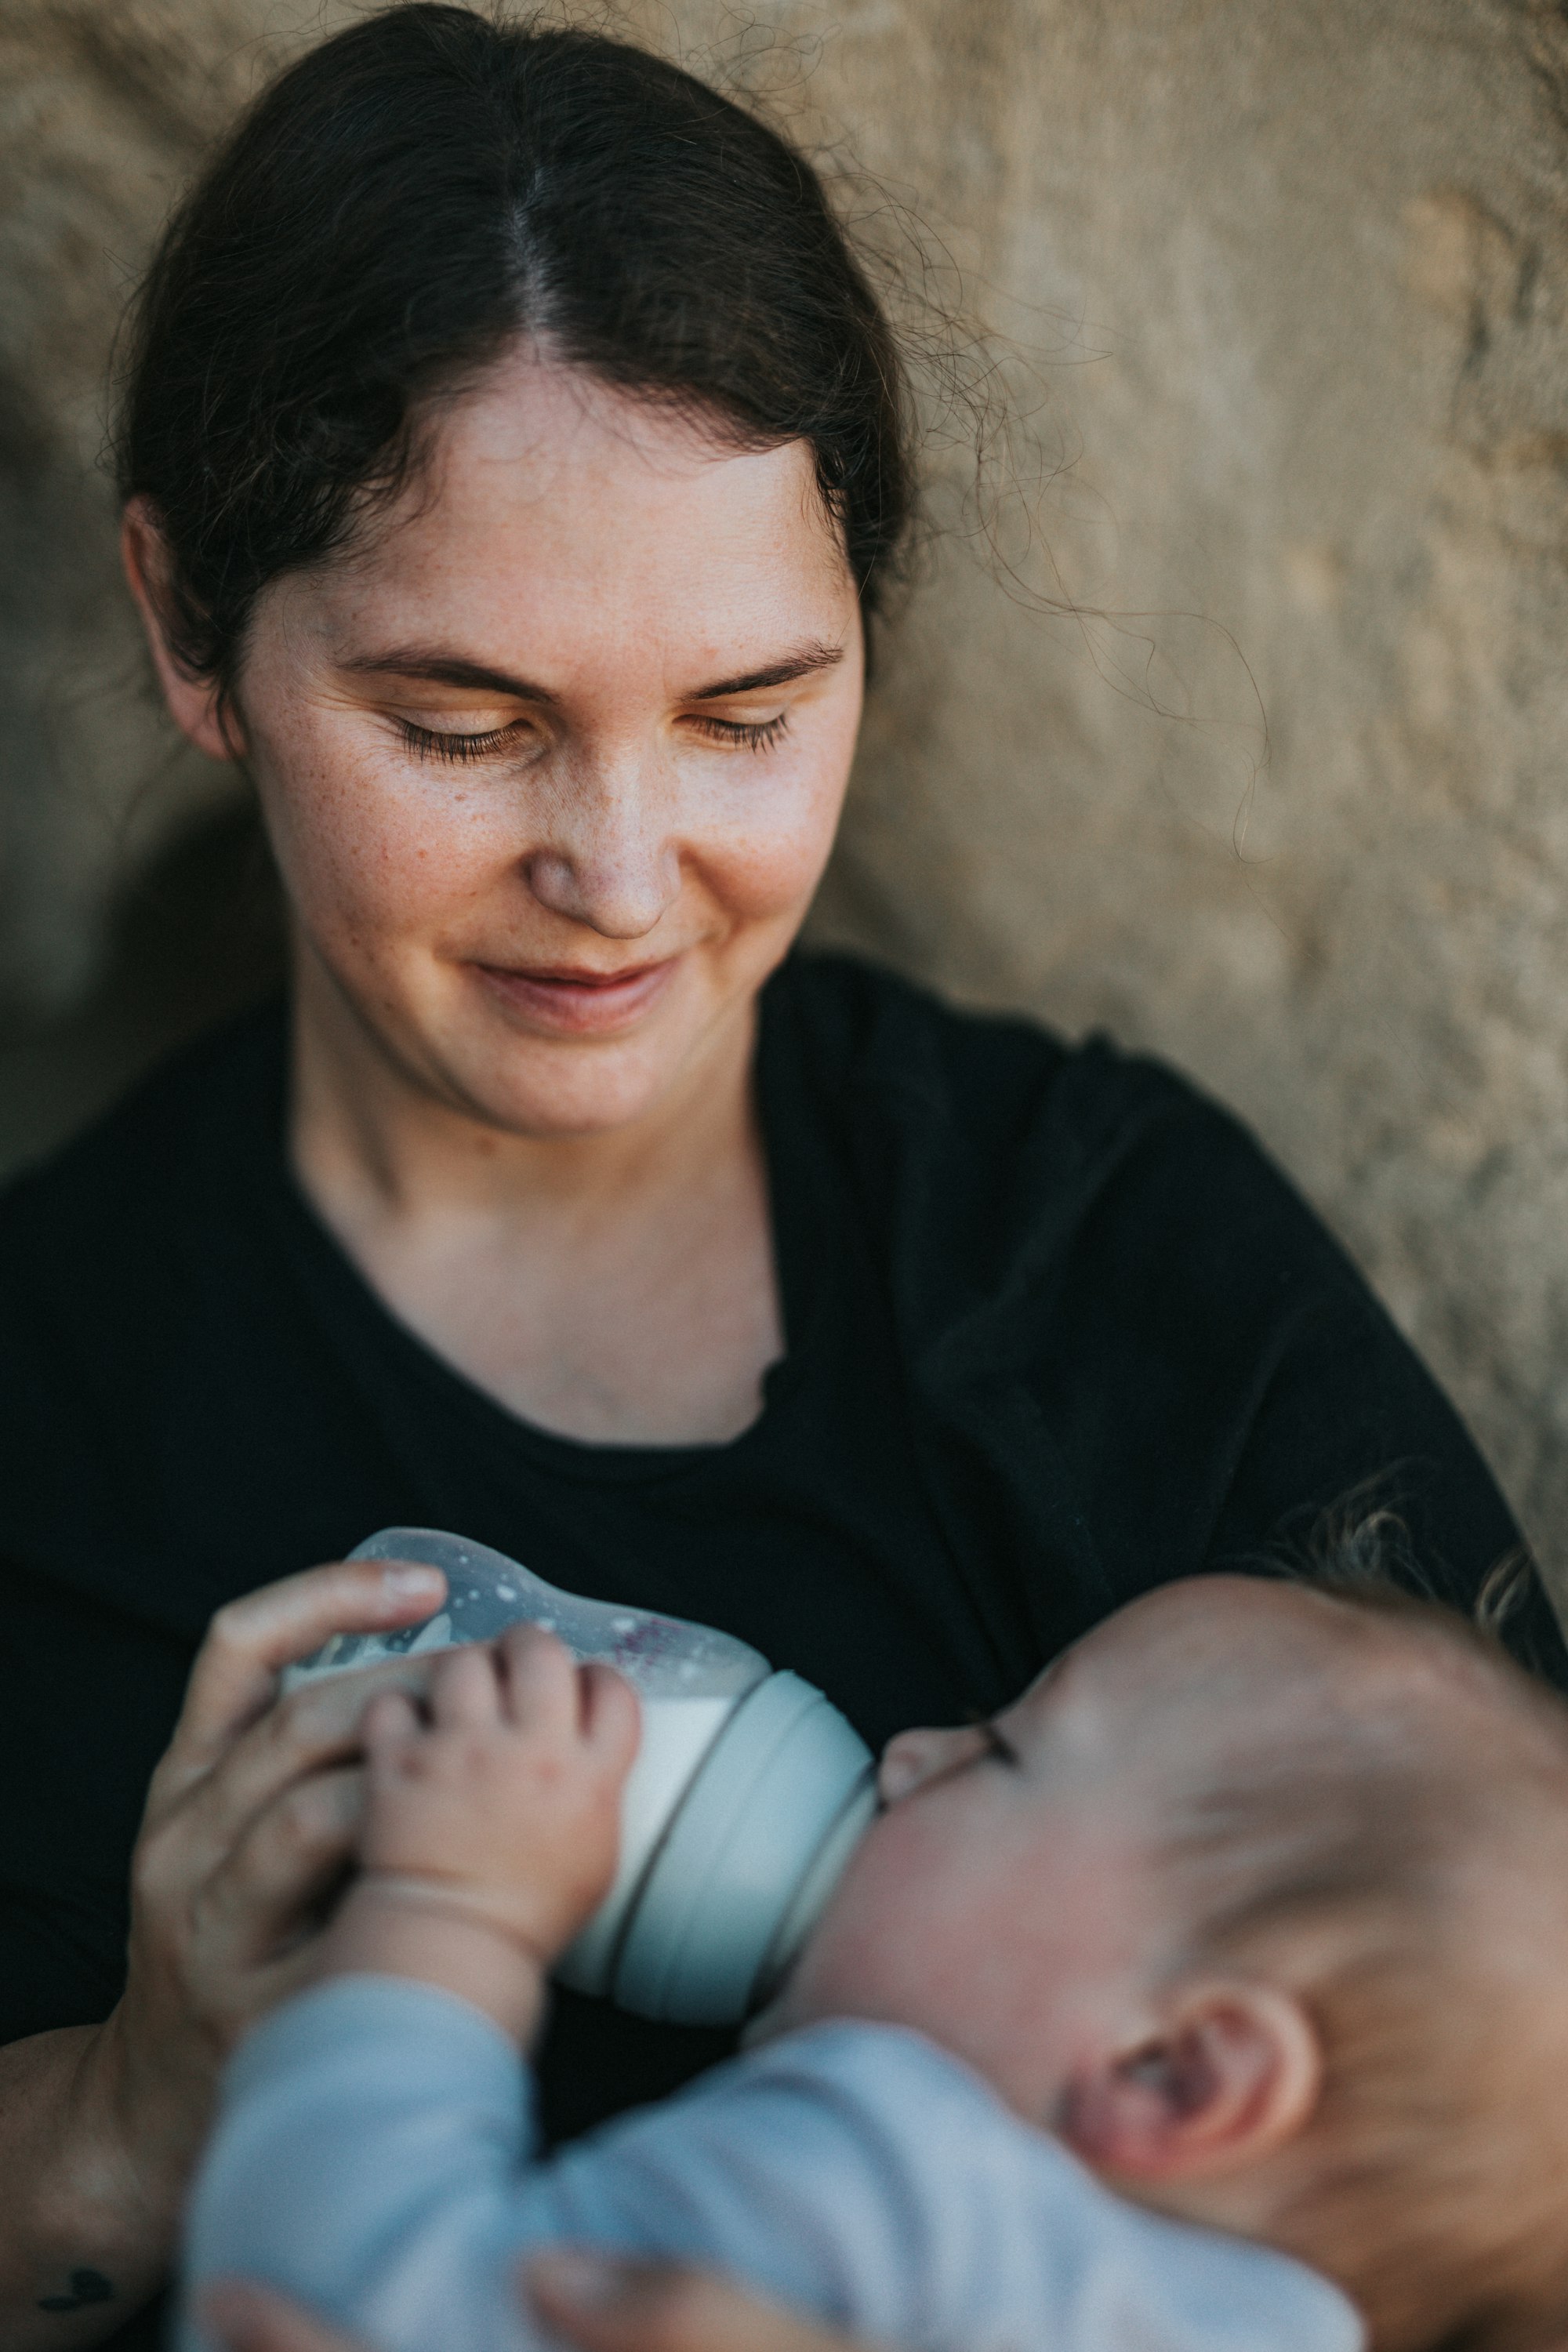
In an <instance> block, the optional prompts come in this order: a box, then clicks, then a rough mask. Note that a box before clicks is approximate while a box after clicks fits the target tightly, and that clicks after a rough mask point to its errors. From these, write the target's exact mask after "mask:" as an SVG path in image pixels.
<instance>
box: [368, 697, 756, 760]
mask: <svg viewBox="0 0 1568 2352" xmlns="http://www.w3.org/2000/svg"><path fill="white" fill-rule="evenodd" d="M689 724H690V725H691V726H693V727H694V728H695V729H696V730H697V731H698V733H699V734H700V735H703V736H706V737H707V739H708V740H709V741H710V743H724V744H728V745H729V746H730V747H731V749H733V750H739V751H769V750H771V749H772V747H773V744H775V743H777V742H778V741H780V740H781V739H782V738H783V737H784V735H786V734H787V733H788V731H789V714H788V712H787V711H780V713H779V715H778V717H777V718H776V719H711V718H709V717H708V716H707V715H706V714H705V713H700V714H699V715H697V716H696V717H694V718H693V719H691V720H690V721H689ZM397 726H398V730H399V732H400V733H401V735H402V737H403V740H404V741H405V743H406V744H407V746H408V748H409V750H410V751H413V752H415V753H416V755H417V756H418V757H419V758H420V759H421V760H445V761H448V762H451V763H453V764H456V765H458V766H462V767H467V766H468V765H470V764H471V763H472V762H473V761H476V760H490V759H495V758H498V757H500V756H501V755H503V754H504V753H506V752H508V751H516V750H517V749H519V748H520V747H521V744H522V742H523V740H524V739H525V738H526V737H527V735H528V734H529V733H530V732H531V729H530V728H529V726H528V724H527V722H526V721H523V720H520V721H517V722H516V723H514V724H513V725H512V726H510V727H493V728H491V729H490V730H489V733H488V734H483V735H460V734H454V733H449V732H448V731H447V730H446V729H444V728H437V727H421V726H419V725H418V724H417V723H416V721H415V720H414V719H398V721H397Z"/></svg>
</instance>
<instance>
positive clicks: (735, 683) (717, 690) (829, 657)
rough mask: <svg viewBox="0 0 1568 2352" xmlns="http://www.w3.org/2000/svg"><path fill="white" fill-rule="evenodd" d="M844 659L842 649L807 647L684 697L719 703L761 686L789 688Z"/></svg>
mask: <svg viewBox="0 0 1568 2352" xmlns="http://www.w3.org/2000/svg"><path fill="white" fill-rule="evenodd" d="M843 658H844V648H843V646H827V645H807V646H800V647H799V648H798V650H797V651H796V652H795V653H792V654H785V655H784V657H783V659H782V660H780V661H776V662H769V664H768V665H767V667H766V668H765V669H749V670H747V671H746V672H745V673H744V674H743V676H742V677H723V678H721V679H720V681H719V683H718V685H717V686H700V687H699V688H697V691H696V693H695V694H692V695H690V696H689V697H688V700H689V701H691V702H721V701H722V700H723V698H724V697H725V696H726V695H731V694H757V693H760V692H761V691H762V689H763V687H767V686H789V685H791V684H792V683H793V681H794V680H795V678H797V677H810V676H811V674H812V672H813V670H818V669H831V668H832V667H834V665H835V663H837V662H841V661H842V660H843Z"/></svg>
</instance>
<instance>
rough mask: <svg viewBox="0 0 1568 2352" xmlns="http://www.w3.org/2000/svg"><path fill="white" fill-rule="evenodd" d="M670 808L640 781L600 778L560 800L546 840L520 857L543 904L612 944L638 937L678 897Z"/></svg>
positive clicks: (677, 855)
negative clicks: (600, 934) (524, 856)
mask: <svg viewBox="0 0 1568 2352" xmlns="http://www.w3.org/2000/svg"><path fill="white" fill-rule="evenodd" d="M669 817H670V811H669V810H668V806H667V805H666V804H665V801H664V796H663V795H662V794H661V793H659V792H658V789H657V787H655V788H653V789H650V788H649V784H648V782H647V780H645V779H643V778H640V777H637V776H633V775H628V774H626V772H624V771H623V772H621V773H620V774H618V775H605V774H601V775H599V776H596V777H595V778H593V779H592V780H591V781H590V780H586V779H584V780H582V781H581V782H579V783H578V784H577V785H576V786H574V788H573V789H571V790H569V791H568V792H567V793H564V794H563V797H562V800H561V801H560V803H558V805H557V808H556V810H555V812H554V821H553V822H552V824H551V825H550V827H549V832H548V835H547V838H546V839H545V840H544V841H542V842H541V843H540V845H539V846H538V847H537V848H535V849H533V850H531V852H530V854H529V855H528V856H527V857H526V858H525V859H524V860H523V871H524V874H525V875H526V877H527V880H528V886H529V888H530V889H531V891H532V893H533V895H534V897H535V898H537V899H538V900H539V903H540V905H541V906H542V907H548V908H550V910H551V912H552V914H557V915H564V916H566V917H567V918H568V919H569V920H571V921H572V922H574V923H585V924H586V925H587V926H588V928H589V929H591V930H595V931H598V932H601V933H602V934H603V935H604V937H605V938H606V939H611V940H640V939H644V938H646V937H647V934H648V932H649V931H651V930H653V929H656V928H657V926H658V923H659V921H660V919H662V917H663V916H664V915H666V914H667V913H668V910H669V908H671V907H672V906H673V905H674V904H675V901H676V899H677V898H679V896H680V887H681V872H680V853H679V847H678V845H677V842H676V839H675V837H674V834H673V831H672V828H671V825H670V823H669Z"/></svg>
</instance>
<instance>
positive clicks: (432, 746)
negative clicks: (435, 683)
mask: <svg viewBox="0 0 1568 2352" xmlns="http://www.w3.org/2000/svg"><path fill="white" fill-rule="evenodd" d="M397 724H398V728H399V730H400V731H401V733H402V736H403V740H404V741H405V743H406V744H407V745H408V748H409V750H410V751H416V752H417V753H418V754H419V757H420V758H421V759H422V760H450V761H456V762H457V763H458V765H459V766H467V765H468V762H469V761H472V760H488V759H489V758H490V757H491V755H492V754H493V753H495V752H497V751H510V749H512V748H513V746H515V745H516V744H517V743H519V742H521V739H522V737H523V735H524V733H525V732H526V731H527V730H525V729H524V728H522V727H492V728H491V729H490V730H489V734H488V735H452V734H448V733H447V730H445V729H444V728H438V727H420V726H417V725H416V723H415V721H414V720H413V719H399V720H398V722H397Z"/></svg>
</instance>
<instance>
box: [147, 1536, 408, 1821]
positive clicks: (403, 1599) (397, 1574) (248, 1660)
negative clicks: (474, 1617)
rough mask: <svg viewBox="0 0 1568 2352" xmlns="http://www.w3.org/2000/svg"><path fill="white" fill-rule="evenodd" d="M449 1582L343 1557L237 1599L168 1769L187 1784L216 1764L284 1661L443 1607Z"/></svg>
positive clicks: (258, 1707) (197, 1684)
mask: <svg viewBox="0 0 1568 2352" xmlns="http://www.w3.org/2000/svg"><path fill="white" fill-rule="evenodd" d="M446 1590H447V1580H446V1578H445V1577H444V1576H443V1575H442V1574H441V1571H440V1570H439V1569H437V1568H425V1567H421V1566H420V1565H419V1564H418V1563H417V1562H415V1561H410V1560H379V1559H376V1560H372V1559H363V1560H336V1561H334V1562H332V1563H331V1565H329V1566H327V1567H325V1568H309V1569H306V1570H304V1571H303V1572H302V1573H301V1574H300V1575H299V1576H286V1577H283V1578H281V1579H280V1580H279V1582H278V1583H276V1584H268V1585H264V1586H263V1587H262V1589H261V1591H259V1592H247V1594H245V1596H244V1597H243V1598H242V1599H241V1600H238V1601H229V1602H228V1603H227V1604H226V1606H225V1607H224V1608H222V1609H220V1610H219V1611H218V1612H217V1614H216V1617H215V1618H214V1619H213V1621H212V1623H211V1625H210V1626H209V1627H208V1629H207V1635H206V1639H205V1642H204V1643H202V1646H201V1650H200V1652H199V1653H198V1654H197V1657H196V1662H195V1665H194V1666H193V1667H192V1669H191V1679H190V1682H189V1684H188V1685H187V1686H186V1690H185V1701H184V1706H183V1707H182V1708H181V1710H180V1717H179V1721H178V1722H177V1723H176V1724H175V1727H174V1738H173V1739H172V1740H171V1742H170V1745H169V1752H168V1754H167V1756H166V1757H165V1758H164V1759H163V1765H161V1766H160V1768H159V1769H160V1773H161V1774H163V1776H164V1777H165V1779H166V1780H168V1781H169V1782H170V1783H171V1784H173V1786H177V1785H181V1784H183V1782H184V1780H189V1779H190V1778H192V1777H195V1775H198V1774H200V1773H201V1772H204V1771H205V1770H207V1769H209V1768H210V1767H211V1765H212V1764H213V1762H214V1761H215V1760H216V1758H217V1756H219V1755H220V1754H221V1753H222V1752H223V1750H224V1749H225V1748H226V1747H227V1746H228V1745H229V1743H230V1742H231V1741H232V1740H233V1739H234V1738H235V1737H236V1735H237V1733H238V1732H239V1731H241V1730H243V1729H244V1728H245V1727H246V1726H247V1725H248V1724H250V1723H252V1722H254V1721H255V1719H256V1718H257V1717H258V1716H259V1715H260V1714H262V1713H263V1712H264V1711H265V1709H266V1708H267V1707H268V1706H270V1705H271V1703H272V1700H273V1698H274V1696H276V1693H277V1675H278V1672H279V1668H280V1667H282V1666H286V1665H289V1664H292V1663H293V1661H294V1660H295V1659H297V1658H304V1657H308V1656H309V1655H310V1652H311V1651H312V1650H315V1649H319V1648H320V1647H321V1643H323V1642H325V1641H327V1640H329V1639H330V1638H331V1635H332V1634H333V1633H374V1632H379V1631H382V1630H384V1629H385V1628H386V1627H389V1626H395V1625H412V1624H417V1622H419V1620H420V1618H422V1617H428V1616H430V1615H431V1614H432V1613H433V1612H434V1611H436V1610H437V1609H438V1608H439V1607H440V1605H441V1601H442V1600H443V1598H444V1597H445V1594H446ZM173 1786H172V1788H171V1793H173Z"/></svg>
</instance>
